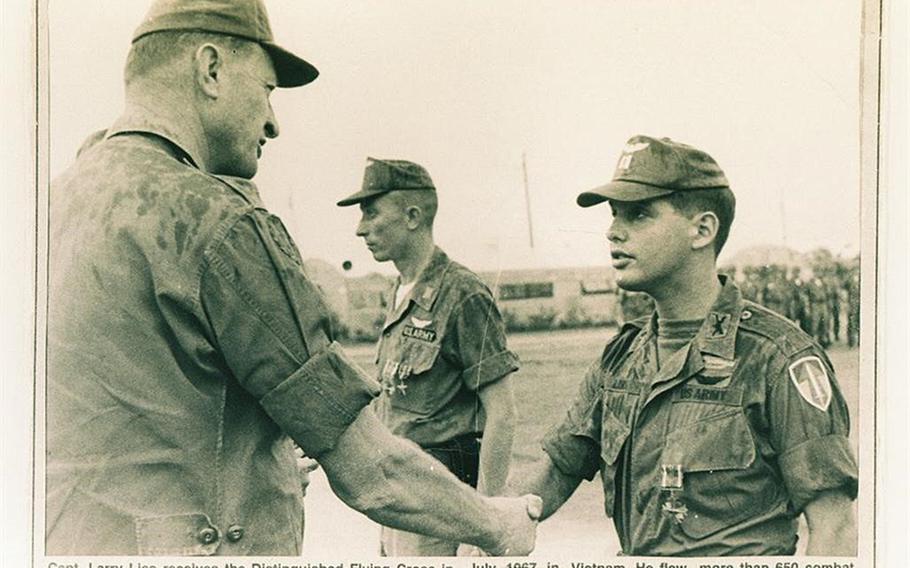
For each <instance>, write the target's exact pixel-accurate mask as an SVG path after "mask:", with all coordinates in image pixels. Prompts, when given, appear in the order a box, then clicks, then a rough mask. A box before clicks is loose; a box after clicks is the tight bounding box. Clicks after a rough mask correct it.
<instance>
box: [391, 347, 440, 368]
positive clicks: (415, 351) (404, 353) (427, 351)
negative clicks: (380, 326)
mask: <svg viewBox="0 0 910 568" xmlns="http://www.w3.org/2000/svg"><path fill="white" fill-rule="evenodd" d="M400 353H401V355H400V357H401V358H400V359H399V361H400V364H401V365H402V366H405V365H407V367H406V372H404V373H403V374H405V375H419V374H420V373H425V372H427V371H429V370H430V368H432V367H433V363H435V362H436V357H438V356H439V344H434V343H425V342H423V341H415V340H405V341H403V342H402V344H401V351H400Z"/></svg>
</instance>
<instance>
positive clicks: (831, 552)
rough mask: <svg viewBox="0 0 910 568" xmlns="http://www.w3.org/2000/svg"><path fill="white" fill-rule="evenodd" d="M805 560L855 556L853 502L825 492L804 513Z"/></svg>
mask: <svg viewBox="0 0 910 568" xmlns="http://www.w3.org/2000/svg"><path fill="white" fill-rule="evenodd" d="M805 514H806V522H807V524H808V525H809V541H808V544H807V545H806V554H807V555H809V556H855V555H856V518H855V514H854V512H853V502H852V501H851V500H850V499H849V498H848V497H847V496H846V495H845V494H844V493H843V492H841V491H829V492H826V493H823V494H821V495H820V496H819V497H818V498H816V499H814V500H813V501H812V502H810V503H809V504H808V505H806V509H805Z"/></svg>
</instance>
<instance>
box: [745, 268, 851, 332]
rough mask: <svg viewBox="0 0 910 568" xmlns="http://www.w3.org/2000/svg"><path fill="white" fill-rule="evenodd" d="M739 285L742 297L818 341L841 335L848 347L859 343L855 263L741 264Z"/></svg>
mask: <svg viewBox="0 0 910 568" xmlns="http://www.w3.org/2000/svg"><path fill="white" fill-rule="evenodd" d="M739 286H740V288H741V289H742V293H743V296H744V297H745V298H747V299H749V300H752V301H753V302H757V303H759V304H762V305H763V306H765V307H767V308H769V309H772V310H774V311H775V312H777V313H779V314H781V315H783V316H785V317H787V318H789V319H790V320H792V321H793V322H795V323H796V324H798V325H799V326H800V327H801V328H802V330H803V331H805V332H806V333H808V334H809V335H811V336H812V337H813V338H815V340H816V341H817V342H818V343H819V345H821V346H822V347H829V346H830V345H832V344H833V343H834V342H839V341H841V338H842V337H843V339H844V340H846V343H847V346H849V347H855V346H857V345H858V344H859V308H860V294H859V267H858V266H853V265H847V264H844V263H840V262H837V263H834V264H831V265H828V266H824V267H816V268H815V269H814V270H812V269H801V268H800V267H793V268H790V269H789V270H788V269H787V267H785V266H780V265H764V266H747V267H745V268H743V269H742V273H741V281H740V282H739Z"/></svg>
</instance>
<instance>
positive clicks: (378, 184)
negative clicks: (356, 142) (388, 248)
mask: <svg viewBox="0 0 910 568" xmlns="http://www.w3.org/2000/svg"><path fill="white" fill-rule="evenodd" d="M403 190H424V191H436V186H434V185H433V180H432V179H430V174H429V173H428V172H427V170H426V169H425V168H424V167H423V166H421V165H420V164H415V163H414V162H409V161H407V160H380V159H379V158H367V167H366V169H365V170H364V172H363V185H362V187H361V189H360V191H358V192H357V193H354V194H353V195H349V196H348V197H345V198H344V199H342V200H341V201H339V202H338V206H339V207H347V206H348V205H355V204H357V203H360V202H361V201H363V200H365V199H370V198H372V197H376V196H377V195H382V194H383V193H388V192H390V191H403Z"/></svg>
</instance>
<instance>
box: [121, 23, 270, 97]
mask: <svg viewBox="0 0 910 568" xmlns="http://www.w3.org/2000/svg"><path fill="white" fill-rule="evenodd" d="M204 43H211V44H214V45H216V46H218V47H220V48H222V49H225V50H228V51H231V52H232V53H240V54H247V53H252V50H253V48H254V46H255V45H256V44H255V42H252V41H249V40H246V39H243V38H239V37H234V36H229V35H224V34H215V33H210V32H198V31H186V30H167V31H162V32H154V33H150V34H148V35H145V36H142V37H141V38H139V39H138V40H136V41H135V42H134V43H133V46H132V48H130V52H129V55H128V56H127V58H126V67H125V69H124V73H123V77H124V81H125V82H126V85H127V86H129V85H130V83H132V82H133V81H134V80H135V79H138V78H140V77H145V76H148V75H151V74H153V73H154V72H155V71H157V70H159V69H166V68H167V67H168V66H169V65H171V64H172V63H174V62H175V61H177V60H178V59H179V58H181V57H192V55H193V53H195V51H196V49H198V48H199V46H200V45H202V44H204Z"/></svg>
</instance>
